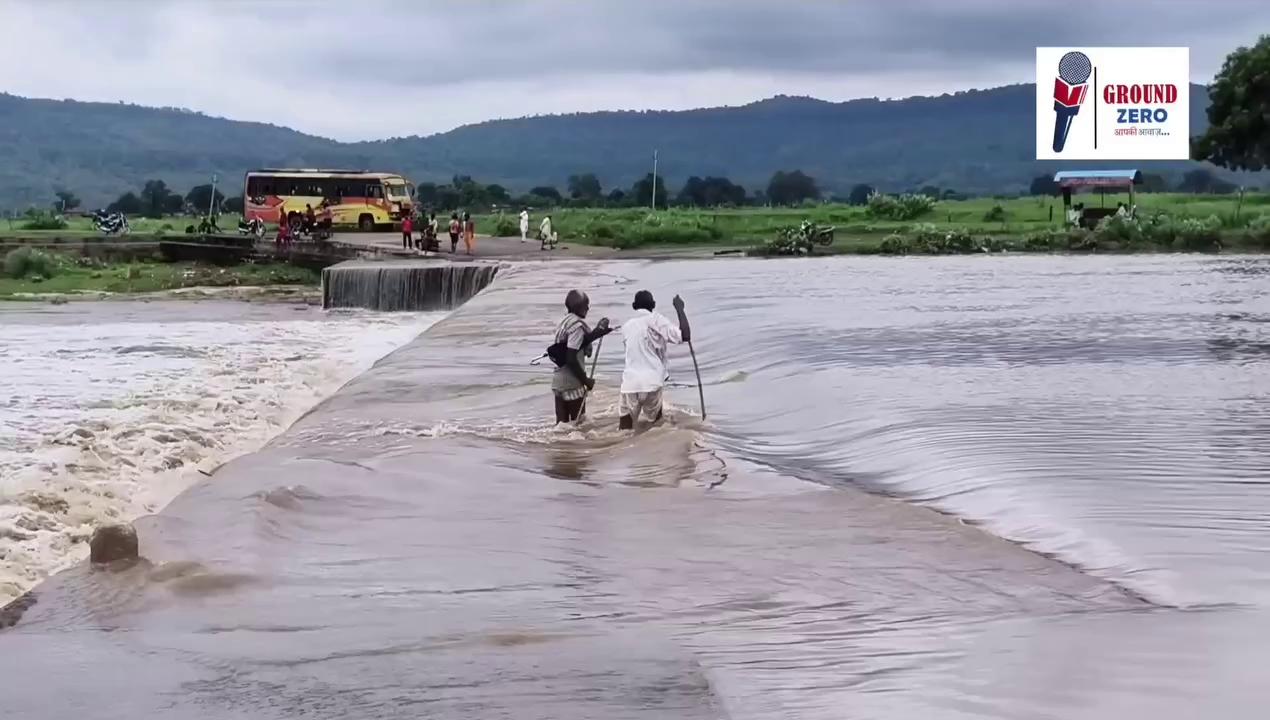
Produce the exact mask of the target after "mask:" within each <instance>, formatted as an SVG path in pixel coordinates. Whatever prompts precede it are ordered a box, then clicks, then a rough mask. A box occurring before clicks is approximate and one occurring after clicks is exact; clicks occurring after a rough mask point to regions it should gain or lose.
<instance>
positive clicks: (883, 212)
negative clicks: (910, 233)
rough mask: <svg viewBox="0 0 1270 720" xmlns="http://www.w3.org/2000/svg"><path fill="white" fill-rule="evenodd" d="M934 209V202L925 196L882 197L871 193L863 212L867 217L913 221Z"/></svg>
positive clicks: (879, 194)
mask: <svg viewBox="0 0 1270 720" xmlns="http://www.w3.org/2000/svg"><path fill="white" fill-rule="evenodd" d="M934 208H935V201H934V200H932V199H931V198H929V197H927V196H926V195H909V194H904V195H883V194H881V193H873V194H872V195H870V196H869V202H868V207H867V209H866V210H865V212H866V213H867V214H868V215H869V217H873V218H880V219H884V220H913V219H915V218H919V217H921V216H923V215H925V214H927V213H929V212H930V211H931V210H933V209H934Z"/></svg>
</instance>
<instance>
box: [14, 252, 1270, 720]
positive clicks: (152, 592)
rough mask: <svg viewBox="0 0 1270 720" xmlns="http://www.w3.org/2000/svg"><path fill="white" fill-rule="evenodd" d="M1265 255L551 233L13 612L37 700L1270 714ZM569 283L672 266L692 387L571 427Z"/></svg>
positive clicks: (409, 714)
mask: <svg viewBox="0 0 1270 720" xmlns="http://www.w3.org/2000/svg"><path fill="white" fill-rule="evenodd" d="M1268 271H1270V262H1267V261H1266V260H1265V259H1261V258H1240V257H1220V258H1196V257H1176V256H1162V257H1117V258H1103V257H1080V258H1074V257H1073V258H1052V257H1045V258H1041V257H1028V258H963V259H957V258H947V259H936V260H930V259H903V260H893V259H892V260H888V259H834V260H824V261H808V262H804V261H788V262H785V261H781V262H762V261H748V260H737V261H718V262H665V263H636V262H626V263H622V262H613V263H605V264H576V265H575V264H570V263H564V262H560V263H551V264H539V265H535V266H524V267H515V268H511V269H510V270H508V271H506V272H503V271H500V273H499V276H498V279H497V280H496V281H495V282H494V284H493V285H492V286H491V287H490V288H488V289H487V290H486V291H485V292H483V293H482V294H481V295H480V296H478V297H477V298H475V299H474V300H472V301H471V302H469V303H468V304H467V305H465V306H464V307H463V308H461V309H459V310H458V311H456V312H454V313H453V314H451V315H450V316H449V317H447V318H445V319H444V320H441V321H440V322H438V323H437V324H436V325H434V326H432V327H431V328H430V329H429V330H428V331H427V332H426V333H424V334H423V335H422V336H420V337H419V338H418V339H417V340H415V341H414V342H413V343H411V344H410V345H408V346H406V347H404V348H402V349H401V350H398V351H397V352H395V353H393V354H391V355H389V356H388V357H386V358H384V359H383V360H381V361H380V362H379V363H378V364H377V365H376V366H375V367H374V368H373V369H372V370H370V371H369V372H367V373H365V374H363V375H361V376H360V377H358V378H357V379H356V380H354V381H353V382H352V383H350V384H349V385H347V386H345V387H344V388H343V389H342V390H341V391H340V392H339V393H337V394H336V395H334V396H333V397H331V398H330V399H328V400H327V401H325V402H323V403H322V404H321V405H320V406H319V407H317V408H316V409H315V410H314V411H313V412H311V413H310V414H308V415H307V416H305V417H304V418H302V419H301V420H300V421H299V422H298V423H297V424H296V425H295V426H294V427H292V429H291V430H290V431H288V432H287V433H285V434H284V435H282V436H281V437H280V438H278V439H277V440H275V441H274V442H272V443H271V444H270V445H269V446H267V447H266V448H265V449H264V450H263V451H261V452H258V453H255V454H252V455H248V456H245V457H243V458H240V459H238V460H236V461H234V462H232V463H230V464H229V465H227V466H225V467H223V468H221V469H220V470H219V471H217V472H216V473H215V474H214V476H213V477H212V478H210V479H208V480H206V481H204V482H201V483H200V484H198V485H197V486H195V487H194V488H192V489H190V490H189V491H187V492H185V493H184V494H182V495H180V496H179V497H177V498H176V500H175V501H173V502H172V503H171V504H170V505H169V506H168V507H167V508H166V509H164V510H163V511H162V512H161V513H159V514H158V515H156V516H152V517H148V518H145V519H143V520H141V521H139V522H138V527H139V529H140V532H141V536H142V545H143V553H144V554H145V555H146V561H145V562H144V563H141V564H139V565H137V566H135V567H132V568H130V569H126V570H121V571H119V572H92V571H90V570H88V569H87V568H84V567H76V568H73V569H72V570H69V571H67V572H64V573H62V574H60V575H58V576H56V577H54V578H53V579H51V580H50V581H48V582H46V583H45V584H44V585H42V586H41V587H40V588H38V589H37V592H36V600H37V601H36V603H35V604H34V605H33V606H32V607H31V608H30V609H28V610H27V612H26V614H25V616H24V617H23V618H22V620H21V622H20V623H19V624H18V625H17V626H16V627H15V628H12V629H10V630H7V631H4V632H3V633H0V649H2V650H3V652H2V653H0V679H2V681H3V688H4V690H3V694H2V695H0V709H3V710H4V711H5V713H4V714H5V716H6V717H22V718H44V717H48V718H54V717H56V718H64V717H94V718H130V719H132V718H137V717H165V718H167V717H171V718H289V717H314V718H345V717H377V718H398V717H400V718H415V717H429V718H544V719H546V718H721V717H729V718H745V719H749V718H845V717H861V718H984V717H999V718H1117V719H1120V718H1126V717H1149V718H1153V719H1160V718H1199V717H1220V718H1260V717H1264V715H1265V710H1264V708H1265V704H1266V701H1267V700H1270V690H1268V689H1267V688H1266V686H1265V683H1264V682H1263V680H1262V678H1263V676H1264V667H1265V666H1266V663H1267V661H1270V651H1268V650H1266V649H1265V648H1266V647H1267V644H1266V643H1265V642H1264V640H1265V639H1266V638H1267V631H1268V630H1270V613H1268V612H1267V610H1266V606H1267V603H1268V602H1270V554H1268V553H1266V550H1267V549H1268V547H1267V546H1270V527H1268V524H1267V523H1268V520H1270V482H1268V481H1270V478H1268V477H1267V473H1268V470H1270V450H1267V443H1266V439H1267V435H1268V433H1270V411H1268V410H1267V404H1266V402H1265V401H1266V395H1267V393H1270V372H1268V370H1270V362H1268V361H1270V355H1268V354H1267V353H1268V352H1270V298H1268V297H1267V293H1266V290H1267V287H1268V282H1270V276H1268V275H1267V272H1268ZM573 286H577V287H580V288H583V289H586V290H588V291H589V292H590V293H591V296H592V304H593V305H592V306H593V308H594V310H593V317H598V316H600V315H604V314H607V315H610V316H612V317H613V318H615V319H624V318H625V317H626V316H627V315H628V314H629V313H630V311H629V302H630V296H631V295H632V294H633V293H634V291H635V290H637V289H640V288H648V289H650V290H652V291H653V292H654V293H655V295H656V296H657V297H658V299H659V301H660V302H661V303H662V305H663V306H665V308H666V311H667V312H670V311H669V307H668V306H669V301H670V297H671V296H672V295H673V293H674V292H680V293H682V294H683V295H684V297H685V298H686V300H687V302H688V311H689V314H690V316H691V318H692V320H693V324H694V331H695V336H696V339H695V345H696V351H697V355H698V357H699V359H700V360H701V362H702V367H701V372H702V376H703V379H704V380H705V384H706V387H705V396H706V401H707V403H708V409H709V419H708V420H707V421H704V422H703V421H701V420H700V419H698V418H696V417H695V414H696V411H697V394H696V390H695V389H694V388H692V387H691V385H692V383H693V382H694V378H693V375H692V369H691V363H690V362H689V361H688V359H687V356H686V353H683V352H674V353H673V360H672V382H673V383H674V385H673V387H672V388H671V390H670V401H671V403H672V404H673V405H674V406H675V410H674V411H673V412H672V413H671V421H670V422H669V423H668V424H666V425H664V426H662V427H658V428H654V429H651V430H647V431H643V432H638V433H636V434H634V435H630V434H623V433H619V432H618V431H617V430H616V428H615V425H616V417H615V415H616V413H615V410H616V395H615V394H614V390H615V384H616V380H617V377H618V375H619V373H620V338H618V337H617V336H612V337H610V338H609V339H608V341H607V342H606V343H605V345H604V347H603V348H602V350H601V358H600V362H599V368H600V370H599V375H600V384H601V388H602V389H601V391H600V392H599V393H598V394H597V396H595V397H594V398H593V400H592V402H591V418H590V420H589V421H588V422H587V423H586V424H585V425H584V426H583V427H581V428H579V429H569V430H554V429H549V428H546V427H545V422H546V419H547V417H548V414H549V412H550V398H549V387H550V385H549V382H550V380H549V372H548V371H547V370H546V369H545V368H542V367H533V366H530V365H529V364H528V361H529V360H531V359H533V358H534V357H535V356H537V355H539V354H541V352H542V349H543V347H544V345H545V343H546V339H545V338H546V337H547V336H548V335H549V333H550V331H551V329H552V328H553V327H554V324H555V323H556V322H557V320H558V318H559V315H560V313H561V310H562V308H561V307H560V306H561V302H562V300H563V293H564V290H566V289H567V288H569V287H573Z"/></svg>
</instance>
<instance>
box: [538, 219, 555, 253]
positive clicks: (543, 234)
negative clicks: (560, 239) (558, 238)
mask: <svg viewBox="0 0 1270 720" xmlns="http://www.w3.org/2000/svg"><path fill="white" fill-rule="evenodd" d="M554 233H555V230H553V229H552V228H551V216H550V215H548V216H546V217H544V218H543V219H542V225H539V226H538V240H539V241H541V243H542V244H541V245H539V247H538V249H539V250H546V249H547V246H548V245H550V246H551V247H555V246H556V244H555V240H554Z"/></svg>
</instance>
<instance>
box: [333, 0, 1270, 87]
mask: <svg viewBox="0 0 1270 720" xmlns="http://www.w3.org/2000/svg"><path fill="white" fill-rule="evenodd" d="M372 7H373V6H372ZM394 17H395V18H397V19H396V20H395V21H394V27H393V28H392V29H391V30H390V31H389V33H388V35H387V36H386V37H385V38H384V40H383V41H377V42H371V43H366V42H363V41H362V40H361V39H360V38H359V37H358V34H357V33H350V32H348V28H347V27H345V26H343V25H340V26H336V27H332V28H329V32H328V31H326V30H323V29H322V28H321V27H318V28H313V27H312V25H310V26H308V27H309V28H310V29H312V30H315V31H316V32H317V33H318V34H319V35H321V36H323V46H324V47H326V48H328V49H329V52H328V54H327V55H326V57H325V58H324V59H322V60H320V61H319V62H320V64H321V65H322V66H323V68H324V69H326V70H328V71H330V72H335V73H347V72H348V71H349V70H350V69H355V68H359V67H365V66H367V65H368V64H373V63H382V62H389V61H390V60H391V59H392V58H396V61H397V62H402V61H405V60H406V58H408V61H406V62H405V64H406V65H407V67H406V68H405V72H404V73H403V75H404V79H407V80H409V81H410V82H414V83H420V84H423V85H448V84H453V83H459V82H479V81H505V80H518V79H525V78H536V77H557V78H567V77H571V76H579V75H597V74H610V73H671V72H703V71H720V70H727V71H742V72H796V73H821V74H824V73H860V72H896V71H907V70H915V69H923V68H931V69H934V68H932V66H938V65H943V66H952V67H971V66H985V65H993V64H1002V63H1005V64H1026V63H1027V62H1029V61H1030V58H1031V57H1032V49H1033V48H1034V47H1035V46H1036V45H1162V44H1183V45H1193V46H1195V56H1196V58H1197V60H1198V61H1199V62H1200V63H1201V65H1202V67H1204V68H1206V69H1209V71H1210V72H1211V69H1215V68H1216V66H1217V64H1218V62H1219V61H1220V57H1221V56H1223V55H1224V54H1225V52H1228V51H1229V50H1230V49H1232V47H1233V44H1235V43H1237V42H1240V41H1244V42H1246V41H1248V40H1250V39H1251V38H1250V37H1249V32H1248V28H1252V27H1270V3H1262V2H1246V1H1244V0H1226V1H1225V2H1221V1H1219V0H1211V1H1210V2H1186V3H1182V2H1157V3H1154V4H1151V3H1147V4H1126V3H1120V4H1113V3H1105V2H1090V1H1078V2H1073V3H1067V4H1059V3H1050V2H1046V3H1036V2H957V3H953V2H942V1H938V0H910V1H908V2H901V1H899V0H891V1H890V2H882V1H880V0H856V1H853V2H810V1H803V2H786V3H774V2H745V1H740V0H695V1H688V0H678V1H672V0H642V1H641V2H590V3H575V2H562V1H559V0H540V1H538V2H527V3H521V4H516V5H510V4H507V3H489V2H478V3H461V4H458V5H451V4H442V5H438V4H436V3H432V4H427V5H417V6H410V7H409V10H408V11H406V12H402V13H400V14H399V15H396V16H394ZM412 37H413V38H414V39H413V40H412ZM407 49H413V50H415V52H413V53H411V52H409V51H408V50H407ZM403 50H405V51H406V54H405V57H403ZM1025 79H1027V78H1023V77H1020V78H1019V80H1025Z"/></svg>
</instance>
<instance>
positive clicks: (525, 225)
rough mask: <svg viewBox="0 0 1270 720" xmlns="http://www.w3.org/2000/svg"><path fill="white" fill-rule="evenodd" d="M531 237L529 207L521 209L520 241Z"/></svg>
mask: <svg viewBox="0 0 1270 720" xmlns="http://www.w3.org/2000/svg"><path fill="white" fill-rule="evenodd" d="M528 239H529V208H521V209H520V241H521V242H525V241H526V240H528Z"/></svg>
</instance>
